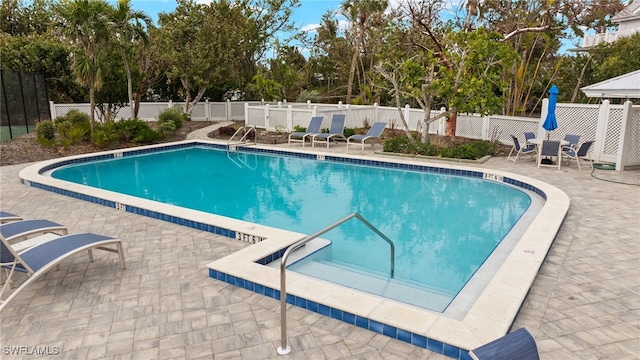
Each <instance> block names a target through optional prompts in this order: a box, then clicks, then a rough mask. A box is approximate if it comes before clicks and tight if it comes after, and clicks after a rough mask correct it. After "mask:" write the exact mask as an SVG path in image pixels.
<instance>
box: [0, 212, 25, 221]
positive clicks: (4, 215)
mask: <svg viewBox="0 0 640 360" xmlns="http://www.w3.org/2000/svg"><path fill="white" fill-rule="evenodd" d="M18 220H22V218H21V217H20V216H18V215H14V214H12V213H9V212H6V211H0V224H4V223H8V222H11V221H18Z"/></svg>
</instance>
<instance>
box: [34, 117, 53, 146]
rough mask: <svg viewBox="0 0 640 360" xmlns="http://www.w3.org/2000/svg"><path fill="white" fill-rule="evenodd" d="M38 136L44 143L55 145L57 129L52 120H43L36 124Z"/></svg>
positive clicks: (41, 142)
mask: <svg viewBox="0 0 640 360" xmlns="http://www.w3.org/2000/svg"><path fill="white" fill-rule="evenodd" d="M36 137H37V139H38V142H39V143H40V144H42V145H48V146H50V145H53V144H54V143H55V141H56V130H55V127H54V126H53V121H52V120H42V121H40V122H38V123H37V124H36Z"/></svg>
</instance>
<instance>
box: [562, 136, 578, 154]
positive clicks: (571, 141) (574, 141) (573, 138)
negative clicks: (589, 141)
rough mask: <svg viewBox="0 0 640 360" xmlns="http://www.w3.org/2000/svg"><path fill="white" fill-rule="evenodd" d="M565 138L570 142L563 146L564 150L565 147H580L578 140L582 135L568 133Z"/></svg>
mask: <svg viewBox="0 0 640 360" xmlns="http://www.w3.org/2000/svg"><path fill="white" fill-rule="evenodd" d="M564 140H566V141H568V142H569V145H564V146H563V147H562V148H563V150H564V149H565V148H569V149H574V150H575V149H577V148H578V142H579V141H580V135H572V134H567V135H565V136H564Z"/></svg>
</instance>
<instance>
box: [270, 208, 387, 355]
mask: <svg viewBox="0 0 640 360" xmlns="http://www.w3.org/2000/svg"><path fill="white" fill-rule="evenodd" d="M354 217H355V218H356V219H358V220H360V222H362V223H363V224H365V225H366V226H367V227H368V228H369V229H371V230H372V231H373V232H375V233H376V234H377V235H378V236H380V237H381V238H382V239H383V240H384V241H386V242H387V243H389V246H391V278H393V276H394V271H395V254H396V247H395V245H394V244H393V241H391V239H389V238H388V237H387V236H386V235H385V234H383V233H382V232H380V230H378V229H377V228H376V227H375V226H373V225H371V223H369V222H368V221H367V220H366V219H365V218H363V217H362V216H361V215H360V214H358V213H352V214H350V215H347V216H345V217H343V218H342V219H340V220H338V221H336V222H335V223H333V224H331V225H329V226H327V227H325V228H324V229H322V230H320V231H318V232H316V233H314V234H311V235H308V236H305V237H303V238H302V239H300V240H298V241H296V242H295V243H293V245H291V246H289V247H288V248H287V250H286V251H285V252H284V254H283V255H282V259H281V261H280V336H281V342H280V346H279V347H278V349H277V351H278V354H280V355H286V354H288V353H290V352H291V348H290V347H289V346H287V281H286V273H287V271H286V267H287V259H288V258H289V255H290V254H291V253H292V252H293V251H295V250H297V249H298V248H300V247H301V246H302V245H304V244H306V243H307V242H309V241H311V240H313V239H315V238H317V237H319V236H320V235H322V234H324V233H326V232H328V231H330V230H333V229H334V228H336V227H338V226H340V225H342V224H343V223H345V222H347V221H349V220H351V219H353V218H354Z"/></svg>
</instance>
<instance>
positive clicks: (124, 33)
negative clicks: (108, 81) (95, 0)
mask: <svg viewBox="0 0 640 360" xmlns="http://www.w3.org/2000/svg"><path fill="white" fill-rule="evenodd" d="M111 20H112V22H113V27H114V30H115V36H116V41H117V42H118V45H119V48H120V55H121V56H122V61H123V63H124V69H125V72H126V74H127V94H128V95H129V108H130V109H131V117H132V118H135V117H136V116H137V108H138V107H137V104H136V106H134V102H133V81H132V80H131V68H130V67H129V60H128V59H127V46H128V45H131V44H133V43H136V42H138V41H141V42H142V44H143V46H144V45H146V44H147V43H148V41H149V38H148V36H147V33H146V31H145V29H146V28H149V26H150V25H151V18H150V17H149V16H148V15H147V14H146V13H144V12H142V11H138V10H133V9H131V1H130V0H118V4H117V5H116V6H115V8H114V9H113V13H112V14H111Z"/></svg>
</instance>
